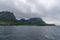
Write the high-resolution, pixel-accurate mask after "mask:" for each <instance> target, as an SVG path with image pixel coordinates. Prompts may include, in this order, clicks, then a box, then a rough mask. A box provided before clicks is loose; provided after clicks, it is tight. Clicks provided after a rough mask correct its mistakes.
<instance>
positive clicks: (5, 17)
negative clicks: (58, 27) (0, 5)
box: [0, 11, 16, 21]
mask: <svg viewBox="0 0 60 40" xmlns="http://www.w3.org/2000/svg"><path fill="white" fill-rule="evenodd" d="M0 21H16V18H15V16H14V14H13V13H11V12H8V11H2V12H0Z"/></svg>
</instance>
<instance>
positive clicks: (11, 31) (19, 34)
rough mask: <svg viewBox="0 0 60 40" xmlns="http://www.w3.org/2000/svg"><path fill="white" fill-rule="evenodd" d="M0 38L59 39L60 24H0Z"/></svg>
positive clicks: (25, 39) (17, 39)
mask: <svg viewBox="0 0 60 40" xmlns="http://www.w3.org/2000/svg"><path fill="white" fill-rule="evenodd" d="M0 40H60V26H0Z"/></svg>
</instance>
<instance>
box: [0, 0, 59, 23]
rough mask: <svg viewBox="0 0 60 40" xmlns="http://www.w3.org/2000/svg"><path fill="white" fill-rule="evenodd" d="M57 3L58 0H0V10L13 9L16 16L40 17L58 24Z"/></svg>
mask: <svg viewBox="0 0 60 40" xmlns="http://www.w3.org/2000/svg"><path fill="white" fill-rule="evenodd" d="M59 4H60V2H59V0H0V10H9V11H13V12H14V13H15V16H16V17H17V18H21V17H26V18H28V17H42V18H43V19H44V20H45V21H46V20H47V21H46V22H47V23H55V24H60V23H59V21H60V16H59V15H60V6H59ZM56 19H57V20H56Z"/></svg>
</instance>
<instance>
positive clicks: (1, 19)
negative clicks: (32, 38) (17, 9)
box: [0, 11, 55, 26]
mask: <svg viewBox="0 0 60 40" xmlns="http://www.w3.org/2000/svg"><path fill="white" fill-rule="evenodd" d="M25 25H26V26H55V24H47V23H45V22H44V21H43V20H42V19H41V18H29V19H28V20H26V19H24V18H22V19H20V20H17V19H16V17H15V16H14V14H13V13H12V12H9V11H2V12H0V26H25Z"/></svg>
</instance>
